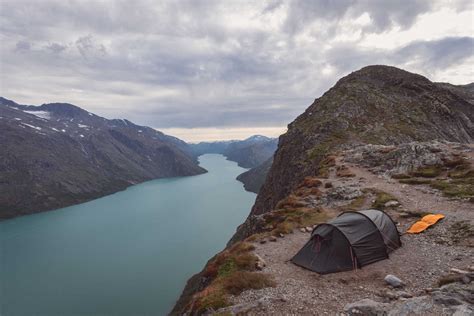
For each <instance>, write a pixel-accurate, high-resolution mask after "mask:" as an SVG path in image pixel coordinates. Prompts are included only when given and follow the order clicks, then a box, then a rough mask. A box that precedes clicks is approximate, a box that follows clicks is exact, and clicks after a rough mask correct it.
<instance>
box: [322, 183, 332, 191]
mask: <svg viewBox="0 0 474 316" xmlns="http://www.w3.org/2000/svg"><path fill="white" fill-rule="evenodd" d="M324 187H325V188H326V189H329V188H332V182H326V183H325V184H324Z"/></svg>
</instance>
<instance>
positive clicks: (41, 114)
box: [0, 98, 205, 219]
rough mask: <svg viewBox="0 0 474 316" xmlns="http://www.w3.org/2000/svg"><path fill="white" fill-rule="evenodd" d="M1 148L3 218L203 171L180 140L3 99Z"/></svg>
mask: <svg viewBox="0 0 474 316" xmlns="http://www.w3.org/2000/svg"><path fill="white" fill-rule="evenodd" d="M0 143H1V144H2V151H1V152H0V192H2V195H1V196H0V219H2V218H10V217H14V216H18V215H26V214H31V213H35V212H40V211H47V210H51V209H56V208H60V207H65V206H68V205H72V204H76V203H80V202H85V201H88V200H91V199H95V198H97V197H100V196H103V195H107V194H110V193H113V192H116V191H119V190H123V189H125V188H126V187H128V186H130V185H132V184H136V183H139V182H143V181H146V180H150V179H155V178H162V177H174V176H190V175H196V174H201V173H204V172H205V170H204V169H202V168H201V167H199V166H198V164H197V159H196V158H194V157H193V156H192V155H191V154H190V152H191V151H190V148H189V147H188V145H187V144H186V143H185V142H183V141H181V140H179V139H177V138H175V137H172V136H168V135H165V134H163V133H161V132H158V131H156V130H154V129H152V128H149V127H145V126H139V125H135V124H133V123H132V122H130V121H127V120H120V119H115V120H108V119H105V118H102V117H100V116H97V115H95V114H93V113H90V112H87V111H85V110H83V109H81V108H79V107H77V106H74V105H72V104H67V103H50V104H43V105H41V106H25V105H20V104H17V103H15V102H13V101H10V100H7V99H4V98H0Z"/></svg>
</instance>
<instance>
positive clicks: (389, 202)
mask: <svg viewBox="0 0 474 316" xmlns="http://www.w3.org/2000/svg"><path fill="white" fill-rule="evenodd" d="M399 205H400V203H399V202H398V201H396V200H392V201H388V202H387V203H385V207H396V206H399Z"/></svg>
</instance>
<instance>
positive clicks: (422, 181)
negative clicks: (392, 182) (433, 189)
mask: <svg viewBox="0 0 474 316" xmlns="http://www.w3.org/2000/svg"><path fill="white" fill-rule="evenodd" d="M399 182H400V183H404V184H413V185H417V184H430V183H431V180H430V179H420V178H405V179H400V180H399Z"/></svg>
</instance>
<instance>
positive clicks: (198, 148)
mask: <svg viewBox="0 0 474 316" xmlns="http://www.w3.org/2000/svg"><path fill="white" fill-rule="evenodd" d="M277 146H278V139H276V138H269V137H266V136H262V135H254V136H251V137H249V138H247V139H244V140H230V141H216V142H201V143H198V144H190V147H191V148H192V151H193V152H194V154H195V155H196V156H199V155H202V154H209V153H213V154H222V155H224V156H226V157H227V159H228V160H231V161H235V162H237V163H238V164H239V166H241V167H243V168H253V167H256V166H258V165H260V164H262V163H263V162H265V161H266V160H268V159H269V158H271V157H272V156H273V153H274V152H275V150H276V148H277Z"/></svg>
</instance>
